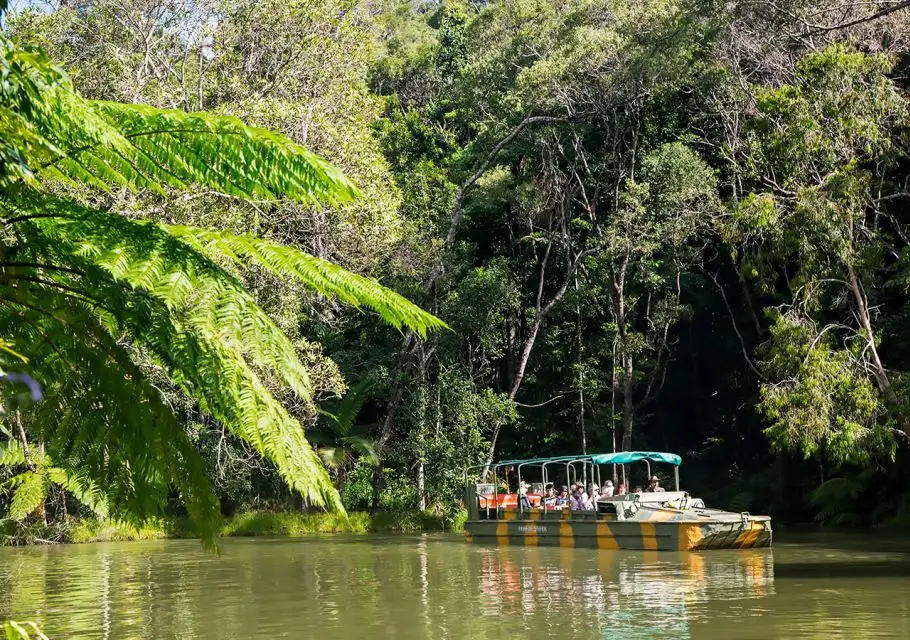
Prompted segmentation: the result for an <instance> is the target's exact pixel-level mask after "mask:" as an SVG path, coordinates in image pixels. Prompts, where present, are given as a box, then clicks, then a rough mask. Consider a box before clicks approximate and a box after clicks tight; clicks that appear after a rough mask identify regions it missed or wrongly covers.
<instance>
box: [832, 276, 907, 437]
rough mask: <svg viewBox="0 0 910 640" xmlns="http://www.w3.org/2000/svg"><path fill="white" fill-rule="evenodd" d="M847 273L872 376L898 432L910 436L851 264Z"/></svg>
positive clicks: (905, 417)
mask: <svg viewBox="0 0 910 640" xmlns="http://www.w3.org/2000/svg"><path fill="white" fill-rule="evenodd" d="M847 273H848V275H849V277H850V290H851V291H852V292H853V298H854V299H855V300H856V307H857V315H858V316H859V321H860V324H861V325H862V327H863V330H864V332H865V334H866V340H867V342H868V346H869V354H870V355H871V357H872V365H873V366H872V377H873V378H875V382H876V384H877V385H878V389H879V391H880V392H881V394H882V396H883V397H884V399H885V404H887V405H888V406H889V407H890V408H891V410H892V411H894V413H895V414H897V415H896V418H897V421H898V424H899V425H900V429H899V430H900V432H901V433H903V434H904V437H905V438H910V423H908V421H907V416H906V415H905V414H904V406H903V403H902V402H901V400H900V398H898V397H897V394H896V393H895V392H894V388H893V387H892V386H891V380H889V379H888V372H887V371H886V370H885V366H884V365H883V364H882V361H881V358H879V355H878V349H877V348H876V347H875V332H874V331H873V330H872V320H871V318H870V316H869V305H868V304H867V302H866V294H865V293H864V292H863V287H862V284H861V283H860V281H859V278H858V277H857V275H856V271H855V270H854V269H853V265H852V264H849V263H848V264H847Z"/></svg>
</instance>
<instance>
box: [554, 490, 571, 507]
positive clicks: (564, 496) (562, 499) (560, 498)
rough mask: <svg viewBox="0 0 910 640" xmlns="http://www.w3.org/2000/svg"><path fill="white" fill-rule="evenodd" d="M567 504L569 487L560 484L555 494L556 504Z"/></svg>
mask: <svg viewBox="0 0 910 640" xmlns="http://www.w3.org/2000/svg"><path fill="white" fill-rule="evenodd" d="M567 504H569V487H567V486H566V485H562V486H561V487H560V488H559V495H557V496H556V506H557V507H565V506H566V505H567Z"/></svg>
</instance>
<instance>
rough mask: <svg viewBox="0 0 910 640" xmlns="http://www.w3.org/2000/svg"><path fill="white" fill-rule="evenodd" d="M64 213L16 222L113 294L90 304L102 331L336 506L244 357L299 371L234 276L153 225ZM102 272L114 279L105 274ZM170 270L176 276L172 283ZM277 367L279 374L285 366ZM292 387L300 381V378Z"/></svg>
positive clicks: (51, 256)
mask: <svg viewBox="0 0 910 640" xmlns="http://www.w3.org/2000/svg"><path fill="white" fill-rule="evenodd" d="M43 201H44V202H47V206H45V207H43V208H42V209H41V210H44V211H47V210H48V209H47V207H50V206H54V203H53V199H48V198H45V199H44V200H43ZM24 210H25V209H23V211H24ZM77 210H78V208H77ZM77 212H78V211H77ZM19 213H20V215H21V211H20V212H19ZM70 213H71V214H72V213H74V211H70ZM64 214H65V212H64V211H61V217H60V218H40V219H34V220H28V221H26V222H24V223H23V224H22V225H17V226H20V227H22V231H21V232H22V233H32V234H34V235H35V238H36V240H35V241H33V242H31V243H30V246H31V247H45V249H44V250H43V252H41V253H37V254H35V259H40V260H42V261H43V260H51V261H53V262H54V263H56V264H67V265H68V267H69V269H70V270H71V271H73V272H75V273H76V274H87V275H90V276H91V282H92V285H93V287H94V288H95V291H96V292H97V293H99V294H100V296H99V297H100V298H102V299H104V300H110V301H112V302H113V304H109V305H105V308H101V307H93V312H94V313H96V314H98V316H99V318H103V319H104V320H105V322H107V323H108V324H107V326H108V330H109V331H111V332H112V333H113V334H115V335H116V334H119V333H124V334H125V335H128V336H130V337H131V339H132V340H133V341H134V342H135V344H136V346H137V347H138V348H140V350H142V351H144V352H145V353H148V354H150V355H151V356H153V357H154V359H155V360H156V361H157V363H158V364H159V365H161V366H162V367H163V368H164V369H165V370H166V371H167V372H168V374H169V375H170V376H171V378H172V379H173V380H174V381H175V382H176V383H177V384H178V385H180V386H181V387H182V388H183V389H184V390H185V391H186V393H187V394H188V395H190V396H191V397H193V398H194V399H195V400H196V401H197V402H198V403H199V405H200V408H202V409H203V411H205V412H207V413H208V414H209V415H211V416H212V417H214V418H215V419H217V420H219V421H220V422H222V423H223V424H225V426H227V427H228V428H229V429H231V430H232V431H233V432H234V433H235V434H237V435H238V436H240V437H241V438H243V439H244V440H246V441H247V442H249V443H250V444H251V445H252V446H253V447H254V448H256V449H257V451H259V452H260V453H261V454H262V455H263V456H265V457H266V458H268V459H269V460H271V461H272V462H274V463H275V464H276V466H277V467H278V469H279V471H280V472H281V475H282V477H283V478H284V479H285V481H286V482H287V483H288V484H289V485H290V486H291V487H292V488H293V489H294V490H296V491H298V492H300V493H301V494H302V495H304V496H305V497H307V498H308V499H309V501H310V503H311V504H314V505H324V506H326V507H328V508H330V509H335V510H339V511H341V510H342V508H341V503H340V500H339V498H338V495H337V492H336V491H335V490H334V488H333V487H332V484H331V482H330V479H329V477H328V474H327V473H326V472H325V469H324V467H322V465H321V464H319V461H318V458H317V456H316V455H315V453H314V451H313V449H312V447H310V445H309V443H307V441H306V439H305V438H304V435H303V428H302V426H301V425H300V423H299V422H297V421H296V420H294V419H293V418H292V417H291V416H290V415H289V414H288V413H287V411H286V410H285V409H284V407H282V406H281V404H280V403H279V402H277V401H276V400H275V399H274V397H272V395H271V394H270V393H269V392H268V390H267V389H266V387H265V385H264V384H263V383H262V382H261V381H260V380H259V377H258V376H257V374H256V372H255V371H254V369H253V368H252V367H251V366H250V365H249V364H248V363H247V362H246V359H245V357H244V356H245V355H252V356H255V357H254V358H253V360H254V361H257V362H258V363H259V364H261V365H263V366H268V367H270V368H271V369H272V370H276V371H280V369H281V367H283V366H284V364H283V363H284V362H287V363H288V368H294V367H296V368H297V369H298V370H299V371H301V372H302V374H303V375H305V369H304V368H303V365H302V364H301V363H300V362H299V360H298V359H297V357H296V354H295V353H294V351H293V347H292V346H291V345H290V343H289V341H287V338H286V337H285V336H284V335H283V334H282V333H281V332H280V331H279V330H278V329H277V328H275V327H274V325H273V324H272V323H271V321H270V320H268V318H267V317H266V316H265V315H264V313H263V312H262V311H261V310H260V309H259V308H258V307H256V306H255V304H254V302H253V301H252V300H251V299H250V296H249V295H248V294H246V293H245V292H244V291H243V290H242V289H241V288H240V287H239V284H238V283H236V282H235V281H234V280H233V279H232V278H231V277H230V276H229V275H228V274H227V273H226V272H224V271H223V270H221V269H220V268H218V267H217V266H216V265H214V263H212V262H211V261H210V260H209V259H207V258H205V257H204V256H202V255H199V254H197V253H196V252H195V251H194V250H193V249H192V248H190V247H189V246H187V245H185V244H184V243H182V242H180V241H179V240H177V239H175V238H172V237H170V236H169V235H168V234H167V233H166V231H165V230H164V229H162V228H159V227H157V226H155V225H149V224H147V223H138V222H134V221H130V220H126V219H123V218H119V217H117V216H111V215H109V214H103V213H101V212H94V211H91V210H88V211H82V212H81V214H80V215H78V216H71V217H62V216H63V215H64ZM99 216H100V217H99ZM149 228H151V229H150V230H149ZM137 230H138V231H137ZM77 242H78V244H77ZM102 248H103V249H102ZM45 277H53V278H55V279H57V280H64V279H66V280H67V281H68V282H69V281H70V280H72V284H78V283H79V281H80V279H81V278H82V276H80V275H72V274H71V273H70V271H63V272H58V273H54V274H45ZM105 278H108V279H109V280H113V282H108V283H107V284H105ZM175 278H179V279H182V280H184V281H185V284H184V285H178V284H176V282H175V280H174V279H175ZM159 284H160V286H159ZM14 296H15V294H14ZM13 300H16V302H18V303H19V304H23V305H24V304H30V303H28V302H27V301H24V300H21V299H17V298H15V297H14V298H13ZM251 317H252V319H250V318H251ZM235 332H236V333H235ZM267 340H273V342H272V343H271V344H269V343H268V342H267ZM257 345H258V346H257ZM275 345H278V347H280V349H278V348H277V347H275ZM282 345H284V346H282ZM280 373H283V374H284V375H285V378H286V379H287V378H288V372H287V371H280ZM297 390H298V391H302V392H304V393H305V392H306V391H307V390H306V389H303V388H301V385H299V384H298V386H297ZM304 397H305V398H306V397H309V396H308V395H305V396H304Z"/></svg>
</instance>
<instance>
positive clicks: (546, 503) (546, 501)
mask: <svg viewBox="0 0 910 640" xmlns="http://www.w3.org/2000/svg"><path fill="white" fill-rule="evenodd" d="M540 504H541V505H543V507H544V508H545V509H550V508H552V507H555V506H556V489H554V488H553V485H550V486H549V487H547V494H546V495H545V496H544V497H543V500H541V501H540Z"/></svg>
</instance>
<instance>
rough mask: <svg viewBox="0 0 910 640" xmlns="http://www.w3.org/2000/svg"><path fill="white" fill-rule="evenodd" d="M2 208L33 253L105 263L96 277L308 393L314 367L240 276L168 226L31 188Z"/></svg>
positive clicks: (91, 267)
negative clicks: (139, 295)
mask: <svg viewBox="0 0 910 640" xmlns="http://www.w3.org/2000/svg"><path fill="white" fill-rule="evenodd" d="M4 209H5V210H6V211H7V212H8V213H9V215H11V216H16V217H18V218H20V219H23V222H21V223H20V224H18V225H16V226H17V229H18V231H19V233H21V234H25V235H27V236H28V238H29V240H30V246H32V247H34V248H35V251H36V252H37V253H36V254H35V255H34V257H35V259H40V260H41V261H44V262H50V263H52V264H61V265H63V264H68V265H70V266H71V267H76V268H77V269H78V270H82V271H83V272H89V271H92V272H95V271H98V270H100V271H98V273H97V274H96V275H95V277H93V278H91V280H92V281H95V280H96V278H97V279H100V280H102V281H103V279H104V278H113V279H114V280H115V281H118V282H121V283H123V284H124V285H128V286H129V287H130V288H131V289H136V290H141V291H144V292H146V293H147V294H148V295H150V296H152V297H154V298H156V299H158V300H160V301H161V303H162V304H163V305H165V307H166V308H167V310H168V311H169V312H171V313H173V314H174V316H175V319H176V320H177V321H178V322H179V323H180V324H181V325H183V326H185V327H186V328H187V329H189V330H192V331H194V332H196V333H198V334H199V335H202V336H205V337H206V339H208V340H211V341H218V342H220V343H221V344H222V345H224V346H225V347H226V348H228V349H229V350H231V351H233V352H235V353H237V354H239V356H240V357H248V358H250V360H251V361H252V362H253V363H254V364H255V365H256V366H258V367H261V368H263V369H264V370H266V371H268V372H270V373H272V374H274V375H276V376H277V377H278V378H279V379H281V380H283V381H284V382H285V383H287V384H288V385H289V386H290V387H291V388H292V389H293V390H294V392H295V393H296V394H297V395H298V396H299V397H301V398H303V399H306V400H309V399H310V397H311V392H312V388H311V384H310V379H309V372H308V370H307V368H306V367H305V366H304V364H303V363H301V362H300V359H299V358H298V356H297V353H296V351H295V349H294V346H293V344H292V343H291V341H290V340H289V339H288V338H287V336H286V335H285V334H284V333H283V332H282V331H281V330H280V329H279V328H278V327H277V326H276V325H275V323H274V322H273V321H272V320H271V318H269V316H268V315H267V314H266V313H265V312H264V311H263V310H262V308H260V307H259V306H258V305H257V304H256V301H255V299H254V298H253V296H252V295H250V294H249V293H248V292H247V291H246V290H245V289H244V288H243V285H242V284H241V283H240V282H239V281H238V280H237V279H236V278H234V277H233V276H231V275H230V274H228V273H227V272H226V271H225V270H224V269H222V268H221V267H219V266H218V265H217V264H215V263H214V262H213V261H212V260H211V259H209V258H208V257H206V256H205V255H203V254H201V253H199V252H198V251H196V250H194V249H193V248H191V247H189V246H188V245H187V244H186V243H184V242H182V241H181V240H180V239H178V238H175V237H174V236H172V235H171V234H170V233H168V231H167V229H166V228H163V227H161V226H159V225H156V224H154V223H149V222H141V221H135V220H129V219H127V218H124V217H122V216H118V215H116V214H110V213H106V212H102V211H97V210H95V209H90V208H87V207H80V206H78V205H75V204H73V203H71V202H69V201H66V200H60V199H58V198H54V197H51V196H48V195H45V194H39V193H33V192H28V193H26V194H24V195H22V194H20V195H19V196H18V197H16V198H15V199H14V200H10V201H8V202H2V203H0V210H4ZM33 216H35V217H34V218H33V219H27V218H30V217H33ZM37 216H43V217H37ZM113 293H114V295H116V294H117V292H113ZM120 294H121V297H122V294H123V292H122V291H121V292H120ZM110 295H112V294H111V292H108V293H106V294H105V297H109V296H110ZM124 303H126V299H120V300H118V301H117V302H116V305H114V306H119V305H121V304H124Z"/></svg>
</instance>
